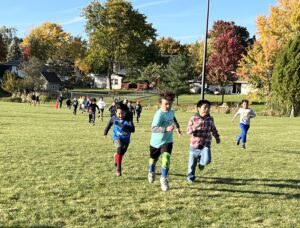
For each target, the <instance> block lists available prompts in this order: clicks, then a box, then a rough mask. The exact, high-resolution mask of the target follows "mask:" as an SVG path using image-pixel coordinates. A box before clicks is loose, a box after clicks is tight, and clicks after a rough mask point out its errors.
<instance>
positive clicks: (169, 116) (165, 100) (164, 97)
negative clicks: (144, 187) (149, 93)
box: [148, 91, 181, 191]
mask: <svg viewBox="0 0 300 228" xmlns="http://www.w3.org/2000/svg"><path fill="white" fill-rule="evenodd" d="M174 98H175V94H174V93H173V92H168V91H167V92H163V93H161V94H160V99H159V104H160V109H159V110H157V112H156V113H155V115H154V118H153V121H152V125H151V139H150V160H149V173H148V181H149V183H153V182H154V180H155V166H156V163H157V161H158V159H159V157H160V156H161V157H162V167H161V177H160V184H161V189H162V191H167V190H168V189H169V181H168V171H169V169H170V159H171V153H172V148H173V131H174V130H175V128H176V130H177V133H178V134H179V135H181V131H180V127H179V124H178V122H177V120H176V118H175V111H174V110H173V109H172V104H173V101H174Z"/></svg>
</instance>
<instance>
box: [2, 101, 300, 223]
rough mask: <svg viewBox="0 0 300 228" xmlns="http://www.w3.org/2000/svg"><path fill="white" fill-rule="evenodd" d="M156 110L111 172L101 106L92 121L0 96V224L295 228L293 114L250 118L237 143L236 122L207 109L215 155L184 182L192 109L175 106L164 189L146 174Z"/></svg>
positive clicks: (299, 147) (299, 172)
mask: <svg viewBox="0 0 300 228" xmlns="http://www.w3.org/2000/svg"><path fill="white" fill-rule="evenodd" d="M192 103H196V101H194V102H192ZM154 112H155V110H144V111H143V113H142V117H141V122H140V123H139V124H136V132H135V133H134V134H133V135H132V142H131V144H130V146H129V149H128V152H127V154H126V156H125V157H124V160H123V161H124V162H123V176H122V177H116V176H115V167H114V165H113V160H112V156H113V153H114V146H113V143H112V140H111V131H110V136H109V137H107V138H105V137H103V130H104V127H105V126H106V123H107V121H108V115H107V110H106V116H105V120H104V122H101V121H100V120H99V119H97V122H96V125H95V126H91V125H90V124H89V123H88V117H87V114H86V113H84V114H81V113H78V115H77V116H73V115H72V113H71V111H70V110H67V109H66V108H65V106H64V107H63V109H62V110H56V109H55V108H54V104H52V103H51V104H42V105H40V106H36V107H31V106H29V105H28V104H17V103H4V102H0V227H29V226H33V227H299V224H300V140H299V139H300V136H299V135H300V118H294V119H290V118H278V117H267V116H257V117H256V118H255V119H254V120H253V121H252V125H251V128H250V130H249V135H248V144H247V149H246V150H241V149H240V148H239V147H238V146H236V145H235V142H234V139H235V136H236V135H237V134H238V133H239V127H238V120H237V119H236V121H235V122H234V123H232V122H231V118H232V115H226V114H213V116H214V118H215V123H216V126H217V128H218V130H219V133H220V135H221V144H219V145H216V144H215V141H213V144H212V156H213V161H212V163H211V164H210V165H209V166H207V167H206V168H205V170H204V171H201V172H200V171H199V170H197V176H198V177H197V181H196V183H195V184H194V185H191V184H189V183H187V181H186V174H187V160H188V145H189V136H188V135H186V134H185V129H186V125H187V122H188V120H189V118H190V116H191V115H192V114H193V113H192V112H183V111H178V112H177V113H176V115H177V119H178V120H179V122H180V124H181V128H182V131H183V133H184V134H183V136H182V137H180V138H179V137H177V136H175V137H174V149H173V153H172V156H171V169H170V175H169V180H170V190H169V191H168V192H162V191H161V189H160V183H159V180H158V178H157V180H156V181H155V182H154V183H153V184H149V183H148V181H147V172H148V158H149V139H150V125H151V121H152V117H153V115H154ZM160 164H161V161H160V162H159V166H160ZM157 172H158V173H159V172H160V169H159V168H158V169H157Z"/></svg>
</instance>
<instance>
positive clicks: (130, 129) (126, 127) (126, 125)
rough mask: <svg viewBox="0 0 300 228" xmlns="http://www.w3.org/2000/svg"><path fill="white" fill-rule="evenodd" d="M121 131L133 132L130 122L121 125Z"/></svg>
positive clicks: (133, 128) (132, 125)
mask: <svg viewBox="0 0 300 228" xmlns="http://www.w3.org/2000/svg"><path fill="white" fill-rule="evenodd" d="M122 130H124V131H130V132H132V133H134V132H135V127H134V124H133V122H132V121H128V124H125V125H123V127H122Z"/></svg>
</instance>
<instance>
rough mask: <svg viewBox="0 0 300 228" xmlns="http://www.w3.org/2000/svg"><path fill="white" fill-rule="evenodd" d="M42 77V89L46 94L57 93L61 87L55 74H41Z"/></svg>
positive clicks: (45, 72) (44, 72)
mask: <svg viewBox="0 0 300 228" xmlns="http://www.w3.org/2000/svg"><path fill="white" fill-rule="evenodd" d="M41 75H42V77H43V78H44V79H45V83H44V85H43V89H44V90H45V91H48V92H58V91H59V89H60V87H61V80H60V78H59V77H58V76H57V74H56V73H55V72H47V71H43V72H41Z"/></svg>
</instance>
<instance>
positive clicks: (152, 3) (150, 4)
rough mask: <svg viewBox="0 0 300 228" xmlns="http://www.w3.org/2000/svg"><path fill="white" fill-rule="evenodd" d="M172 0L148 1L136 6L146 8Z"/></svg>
mask: <svg viewBox="0 0 300 228" xmlns="http://www.w3.org/2000/svg"><path fill="white" fill-rule="evenodd" d="M171 1H172V0H161V1H152V2H148V3H145V4H141V5H137V6H136V8H139V9H140V8H146V7H148V6H154V5H161V4H165V3H168V2H171Z"/></svg>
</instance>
